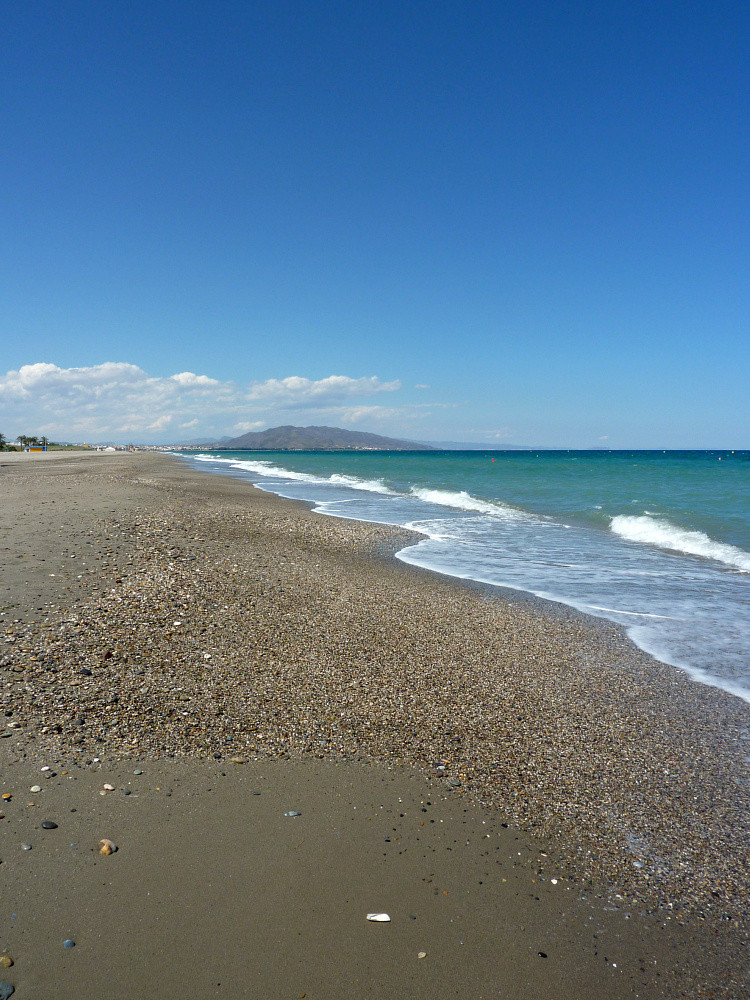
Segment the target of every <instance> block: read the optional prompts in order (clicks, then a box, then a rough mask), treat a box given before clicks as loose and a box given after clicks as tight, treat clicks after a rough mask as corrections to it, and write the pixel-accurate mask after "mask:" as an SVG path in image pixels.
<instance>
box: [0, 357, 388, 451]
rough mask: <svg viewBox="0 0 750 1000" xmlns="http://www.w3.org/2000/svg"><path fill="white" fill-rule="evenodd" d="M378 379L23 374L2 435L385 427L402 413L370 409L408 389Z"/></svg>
mask: <svg viewBox="0 0 750 1000" xmlns="http://www.w3.org/2000/svg"><path fill="white" fill-rule="evenodd" d="M400 387H401V383H400V382H399V381H391V382H381V381H380V379H378V378H376V377H375V376H368V377H363V378H350V377H349V376H346V375H329V376H328V377H327V378H323V379H318V380H317V381H314V380H311V379H307V378H301V377H300V376H296V375H293V376H289V377H287V378H282V379H267V380H266V381H265V382H252V383H250V384H246V385H240V384H238V383H235V382H222V381H220V380H219V379H214V378H210V377H209V376H208V375H196V374H195V373H193V372H177V373H176V374H174V375H169V376H163V377H155V376H151V375H148V374H147V373H146V372H145V371H143V369H141V368H139V367H138V366H137V365H132V364H127V363H125V362H112V361H108V362H105V363H104V364H101V365H92V366H91V367H88V368H59V367H58V366H57V365H53V364H46V363H40V364H33V365H23V366H22V367H21V368H20V369H19V370H18V371H9V372H7V373H6V374H5V375H4V376H0V430H2V431H3V433H4V434H5V435H6V437H11V436H14V435H16V434H23V433H26V434H46V435H47V437H50V438H52V439H57V440H71V441H84V440H86V441H98V440H103V439H112V440H124V439H126V438H127V439H132V440H135V441H144V442H158V441H171V442H177V441H179V440H183V439H185V438H186V437H188V438H190V439H196V438H201V437H209V438H210V437H213V436H216V437H219V436H221V435H222V434H233V433H241V432H242V430H245V429H253V430H256V429H260V428H262V427H264V426H267V425H269V424H270V423H273V422H275V423H297V422H308V423H309V422H311V421H312V422H323V421H324V420H326V421H339V422H345V423H356V422H358V421H360V420H365V419H368V420H372V419H376V420H377V419H382V418H384V417H392V416H394V415H397V414H398V409H397V408H394V407H385V406H378V405H377V404H365V403H363V402H362V401H363V400H365V399H368V398H371V397H372V396H376V395H378V394H380V393H392V392H395V391H396V390H398V389H400Z"/></svg>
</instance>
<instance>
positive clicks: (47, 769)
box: [41, 764, 52, 771]
mask: <svg viewBox="0 0 750 1000" xmlns="http://www.w3.org/2000/svg"><path fill="white" fill-rule="evenodd" d="M41 770H42V771H50V770H52V769H51V768H50V766H49V764H45V765H44V767H42V768H41Z"/></svg>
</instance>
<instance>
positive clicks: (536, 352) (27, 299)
mask: <svg viewBox="0 0 750 1000" xmlns="http://www.w3.org/2000/svg"><path fill="white" fill-rule="evenodd" d="M749 45H750V8H747V7H746V5H743V4H737V3H732V4H726V3H721V2H718V3H717V2H714V3H679V4H678V3H660V2H655V3H651V4H634V3H632V0H631V2H629V3H619V2H614V3H613V2H607V3H604V4H600V5H594V4H590V3H572V2H571V3H565V2H558V3H541V2H536V0H529V2H525V3H508V4H503V3H497V2H496V3H482V2H476V3H464V4H458V3H440V2H432V3H420V2H412V3H409V2H404V0H400V2H398V3H391V2H389V0H379V2H377V3H375V2H372V3H367V2H358V3H353V2H349V3H339V2H328V3H325V4H322V3H298V2H283V0H281V2H279V0H275V2H274V3H270V4H269V3H253V2H247V3H228V2H210V3H206V2H202V3H195V2H183V3H180V4H174V3H169V4H168V3H163V2H161V0H151V2H148V3H145V2H140V0H131V2H129V3H108V2H101V0H99V2H96V3H93V2H92V3H80V2H75V0H71V2H67V3H65V4H60V3H59V2H54V3H52V2H29V3H21V2H8V3H6V4H3V6H2V11H0V93H2V94H3V99H2V104H1V105H0V115H1V116H2V117H1V119H0V125H1V126H2V135H3V152H2V156H1V158H0V171H1V172H0V187H1V188H2V191H3V195H2V199H3V226H2V230H1V231H0V296H1V299H0V301H1V302H2V309H1V310H0V324H1V325H0V340H1V343H2V350H1V352H0V430H2V431H3V432H4V433H5V434H6V436H11V435H14V434H17V433H23V432H26V433H34V432H39V433H47V434H48V436H51V437H53V438H54V437H57V438H64V439H70V440H83V439H87V440H105V439H106V440H126V439H128V440H130V439H132V440H139V441H161V442H174V441H180V440H186V439H191V438H201V437H209V438H210V437H214V436H220V435H223V434H233V433H237V432H238V430H241V429H243V428H262V427H268V426H274V425H277V424H283V423H303V424H310V423H312V424H334V425H338V426H346V427H351V428H353V429H359V430H369V431H374V432H379V433H384V434H388V435H393V436H399V437H406V438H415V439H420V440H424V439H426V440H430V439H439V440H445V439H451V440H459V441H477V442H487V443H488V444H490V443H491V444H501V443H503V442H507V443H510V444H532V445H546V446H559V447H590V446H596V445H605V446H609V447H750V403H749V402H748V399H750V392H748V385H749V384H750V280H748V279H749V276H750V268H749V265H750V252H749V251H750V184H749V183H748V177H750V130H749V129H748V126H747V122H748V113H749V111H750V107H749V103H750V101H749V98H750V63H749V62H748V59H747V52H748V50H749Z"/></svg>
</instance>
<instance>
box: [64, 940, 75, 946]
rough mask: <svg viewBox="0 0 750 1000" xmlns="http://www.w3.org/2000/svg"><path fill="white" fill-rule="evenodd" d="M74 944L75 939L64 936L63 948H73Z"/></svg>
mask: <svg viewBox="0 0 750 1000" xmlns="http://www.w3.org/2000/svg"><path fill="white" fill-rule="evenodd" d="M75 946H76V943H75V941H73V940H71V938H65V940H64V941H63V948H75Z"/></svg>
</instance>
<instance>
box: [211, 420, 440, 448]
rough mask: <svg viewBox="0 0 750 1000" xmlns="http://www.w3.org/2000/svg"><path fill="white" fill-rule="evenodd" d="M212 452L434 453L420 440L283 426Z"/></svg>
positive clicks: (217, 445) (223, 443)
mask: <svg viewBox="0 0 750 1000" xmlns="http://www.w3.org/2000/svg"><path fill="white" fill-rule="evenodd" d="M211 448H212V449H213V450H214V451H434V449H433V448H432V447H431V446H430V445H428V444H423V443H421V442H419V441H404V440H401V439H399V438H388V437H382V436H381V435H380V434H369V433H367V432H366V431H348V430H345V429H344V428H342V427H325V426H314V425H311V426H309V427H295V426H294V425H292V424H284V425H283V426H281V427H269V429H268V430H265V431H249V432H248V433H247V434H241V435H240V436H239V437H236V438H229V439H228V440H227V439H226V438H222V440H221V441H217V442H216V443H215V444H213V445H211Z"/></svg>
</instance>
